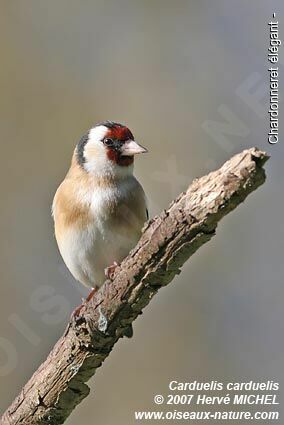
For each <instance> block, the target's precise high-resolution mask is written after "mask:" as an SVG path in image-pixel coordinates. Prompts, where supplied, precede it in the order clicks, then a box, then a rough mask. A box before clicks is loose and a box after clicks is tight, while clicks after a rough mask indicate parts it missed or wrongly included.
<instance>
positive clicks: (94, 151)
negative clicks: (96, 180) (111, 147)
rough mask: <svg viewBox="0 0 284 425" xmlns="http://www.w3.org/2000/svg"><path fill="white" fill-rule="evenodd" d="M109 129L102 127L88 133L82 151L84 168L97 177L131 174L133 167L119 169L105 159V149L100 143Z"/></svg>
mask: <svg viewBox="0 0 284 425" xmlns="http://www.w3.org/2000/svg"><path fill="white" fill-rule="evenodd" d="M108 131H109V129H108V128H107V127H105V126H104V125H99V126H98V127H94V128H92V129H91V130H90V132H89V140H88V142H87V144H86V146H85V151H84V159H85V162H84V168H85V170H86V171H87V172H88V173H91V174H93V175H94V176H97V177H102V176H104V177H114V176H117V177H124V176H128V175H129V174H132V171H133V165H130V166H128V167H121V166H119V165H117V164H115V163H114V162H113V161H111V160H110V159H109V158H108V157H107V153H106V148H105V146H104V144H103V142H102V140H103V139H104V137H105V136H106V135H107V133H108Z"/></svg>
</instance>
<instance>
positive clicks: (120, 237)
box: [52, 121, 148, 289]
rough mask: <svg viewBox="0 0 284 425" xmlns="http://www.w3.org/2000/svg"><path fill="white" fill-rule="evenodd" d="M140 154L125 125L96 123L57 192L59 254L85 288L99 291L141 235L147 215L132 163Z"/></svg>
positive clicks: (80, 146)
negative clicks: (135, 156) (106, 277)
mask: <svg viewBox="0 0 284 425" xmlns="http://www.w3.org/2000/svg"><path fill="white" fill-rule="evenodd" d="M143 152H147V149H145V148H144V147H143V146H141V145H139V144H138V143H137V142H135V140H134V137H133V134H132V133H131V131H130V130H129V129H128V128H127V127H125V126H124V125H122V124H118V123H115V122H111V121H106V122H103V123H99V124H97V125H96V126H95V127H93V128H91V130H89V132H88V133H87V134H86V135H84V136H83V137H82V138H81V140H80V141H79V143H78V144H77V146H76V148H75V150H74V154H73V158H72V162H71V167H70V169H69V171H68V173H67V175H66V177H65V179H64V180H63V182H62V183H61V185H60V186H59V188H58V189H57V192H56V194H55V197H54V200H53V205H52V212H53V217H54V224H55V237H56V240H57V244H58V247H59V251H60V253H61V255H62V258H63V260H64V262H65V264H66V266H67V267H68V269H69V270H70V272H71V273H72V275H73V276H74V278H75V279H76V280H78V281H79V282H81V283H83V284H84V285H86V286H88V287H91V288H95V289H96V288H98V287H100V286H101V285H102V284H103V282H104V281H105V274H107V276H108V277H110V274H111V272H112V271H113V268H114V267H116V265H117V264H118V263H120V262H121V261H122V260H123V258H125V257H126V256H127V254H128V253H129V251H130V250H131V249H132V248H133V247H134V246H135V245H136V243H137V241H138V240H139V238H140V236H141V229H142V227H143V224H144V222H145V221H146V220H147V218H148V212H147V207H146V198H145V193H144V191H143V188H142V186H141V185H140V183H139V182H138V181H137V180H136V178H135V177H134V176H133V162H134V155H136V154H139V153H143ZM106 269H107V273H106V271H105V270H106Z"/></svg>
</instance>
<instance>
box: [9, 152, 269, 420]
mask: <svg viewBox="0 0 284 425" xmlns="http://www.w3.org/2000/svg"><path fill="white" fill-rule="evenodd" d="M267 159H268V156H267V155H266V154H265V153H264V152H261V151H259V150H258V149H256V148H252V149H248V150H245V151H243V152H241V153H240V154H238V155H235V156H234V157H232V158H231V159H230V160H229V161H227V162H226V163H225V164H224V165H223V166H222V167H221V168H220V169H219V170H217V171H214V172H212V173H210V174H208V175H207V176H204V177H201V178H199V179H196V180H194V181H193V183H192V184H191V185H190V187H189V188H188V190H187V191H186V192H184V193H182V194H180V196H179V197H178V198H177V199H176V200H175V201H174V202H172V203H171V205H170V206H169V208H168V209H167V210H166V211H163V212H162V213H161V214H160V216H157V217H155V218H154V219H152V220H150V221H149V222H148V223H147V224H146V226H145V228H144V229H143V234H142V237H141V239H140V241H139V242H138V244H137V246H136V247H135V249H133V250H132V251H131V252H130V254H129V255H128V257H127V258H126V259H125V260H124V261H123V262H122V264H121V266H120V267H119V268H118V269H117V270H116V272H115V276H114V280H113V281H112V282H110V281H107V282H105V284H104V285H103V286H102V287H101V289H100V290H99V291H98V292H97V293H96V294H95V296H94V297H93V298H92V299H91V301H90V302H89V303H86V304H85V306H84V307H83V308H82V310H81V313H80V316H79V317H78V318H77V319H75V318H72V319H71V320H70V322H69V324H68V326H67V328H66V330H65V332H64V335H63V336H62V337H61V338H60V339H59V341H58V342H57V344H56V345H55V347H54V348H53V350H52V351H51V353H50V354H49V356H48V358H47V360H46V361H45V362H44V363H43V364H42V365H41V366H40V367H39V369H38V370H37V371H36V372H35V373H34V375H33V376H32V377H31V379H30V380H29V382H28V383H27V384H26V385H25V387H24V388H23V389H22V391H21V393H20V394H19V396H18V397H17V398H16V399H15V401H14V402H13V403H12V405H11V406H10V407H9V408H8V409H7V411H6V412H5V413H4V415H3V416H2V420H1V424H5V425H6V424H13V425H14V424H24V425H28V424H61V423H63V422H64V421H65V419H66V418H67V417H68V416H69V415H70V413H71V412H72V410H73V409H74V408H75V407H76V405H77V404H79V403H80V402H81V401H82V400H83V399H84V398H85V397H86V396H87V395H88V394H89V387H88V386H87V385H86V384H85V382H86V381H88V379H89V378H90V377H91V376H92V375H94V373H95V371H96V369H97V368H98V367H100V366H101V364H102V362H103V361H104V360H105V358H106V357H107V356H108V355H109V353H110V351H111V350H112V348H113V346H114V344H115V343H116V342H117V340H118V339H119V338H120V337H121V336H123V332H124V331H125V329H126V328H127V327H128V326H129V324H131V323H132V322H133V321H134V320H135V319H136V317H137V316H138V315H139V314H140V313H141V311H142V309H143V308H144V307H145V306H146V305H147V304H148V303H149V302H150V300H151V299H152V297H153V295H155V294H156V292H157V291H158V290H159V288H161V287H162V286H165V285H167V284H168V283H169V282H170V281H171V280H172V279H173V278H174V276H175V275H176V274H178V273H179V272H180V267H181V266H182V265H183V263H184V262H185V261H186V260H187V259H188V258H189V257H190V256H191V255H192V254H193V253H194V252H195V251H196V250H197V249H198V248H199V247H200V246H201V245H203V244H204V243H205V242H208V241H209V240H210V239H211V238H212V236H213V235H214V234H215V230H216V227H217V224H218V222H219V220H221V218H222V217H223V216H225V215H226V214H228V213H229V212H230V211H232V210H233V209H234V208H235V207H236V206H237V205H239V204H240V203H241V202H242V201H244V199H245V198H246V197H247V195H248V194H249V193H250V192H252V191H253V190H255V189H256V188H257V187H258V186H260V185H261V184H262V183H263V182H264V181H265V172H264V170H263V164H264V163H265V161H266V160H267Z"/></svg>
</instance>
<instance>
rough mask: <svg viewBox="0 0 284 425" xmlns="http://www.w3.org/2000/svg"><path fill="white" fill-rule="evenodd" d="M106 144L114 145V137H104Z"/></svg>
mask: <svg viewBox="0 0 284 425" xmlns="http://www.w3.org/2000/svg"><path fill="white" fill-rule="evenodd" d="M104 144H105V145H106V146H112V145H113V140H112V139H109V138H106V139H104Z"/></svg>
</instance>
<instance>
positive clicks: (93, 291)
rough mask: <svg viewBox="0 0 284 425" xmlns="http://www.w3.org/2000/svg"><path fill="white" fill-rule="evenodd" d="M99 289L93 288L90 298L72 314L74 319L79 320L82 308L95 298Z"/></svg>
mask: <svg viewBox="0 0 284 425" xmlns="http://www.w3.org/2000/svg"><path fill="white" fill-rule="evenodd" d="M98 289H99V288H98V287H97V286H95V287H94V288H92V290H91V292H90V293H89V294H88V296H87V297H86V299H85V300H84V299H83V302H82V304H80V305H78V307H76V308H75V310H74V311H73V313H72V316H71V317H72V318H73V317H74V318H77V317H79V316H80V312H81V310H82V308H83V307H84V306H85V305H86V304H87V303H88V302H89V301H90V300H91V299H92V298H93V296H94V295H95V293H96V292H97V290H98Z"/></svg>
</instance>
